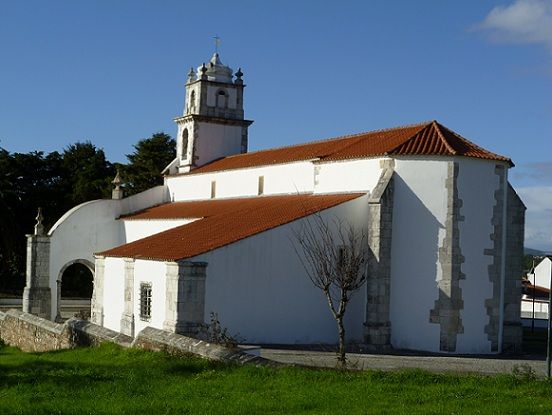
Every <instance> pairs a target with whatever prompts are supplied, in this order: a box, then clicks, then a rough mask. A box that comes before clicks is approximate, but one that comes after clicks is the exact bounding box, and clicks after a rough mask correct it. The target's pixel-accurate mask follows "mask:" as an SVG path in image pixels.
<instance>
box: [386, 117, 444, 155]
mask: <svg viewBox="0 0 552 415" xmlns="http://www.w3.org/2000/svg"><path fill="white" fill-rule="evenodd" d="M433 122H435V120H433V121H427V122H426V123H425V124H424V125H423V126H422V128H420V129H419V130H418V131H416V132H415V133H414V134H412V135H411V136H410V137H408V138H407V139H406V140H404V141H403V142H402V143H400V144H397V145H396V146H395V147H394V148H392V149H391V150H389V151H387V152H386V153H385V155H388V154H393V153H394V152H395V151H397V150H398V149H399V148H400V147H402V146H404V145H405V144H406V143H408V142H409V141H410V140H413V139H414V138H416V136H417V135H418V134H420V133H421V132H422V131H424V130H425V129H426V128H427V127H429V126H431V123H433ZM412 127H414V125H413V126H412Z"/></svg>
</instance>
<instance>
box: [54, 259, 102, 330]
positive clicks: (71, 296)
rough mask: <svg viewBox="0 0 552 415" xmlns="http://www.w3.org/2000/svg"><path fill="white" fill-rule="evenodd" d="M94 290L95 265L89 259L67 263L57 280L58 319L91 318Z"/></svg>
mask: <svg viewBox="0 0 552 415" xmlns="http://www.w3.org/2000/svg"><path fill="white" fill-rule="evenodd" d="M93 291H94V265H93V264H92V263H91V262H90V261H87V260H75V261H71V262H69V263H68V264H66V265H65V266H64V267H63V268H62V269H61V271H60V273H59V278H58V280H57V315H56V321H65V320H67V319H68V318H70V317H73V316H75V317H78V318H81V319H83V320H88V319H89V318H90V310H91V300H92V293H93Z"/></svg>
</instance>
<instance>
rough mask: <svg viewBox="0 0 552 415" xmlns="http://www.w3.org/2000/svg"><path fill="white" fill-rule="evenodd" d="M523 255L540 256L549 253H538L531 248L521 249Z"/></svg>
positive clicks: (548, 253)
mask: <svg viewBox="0 0 552 415" xmlns="http://www.w3.org/2000/svg"><path fill="white" fill-rule="evenodd" d="M523 254H524V255H533V256H542V255H550V252H545V251H539V250H538V249H532V248H527V247H525V248H523Z"/></svg>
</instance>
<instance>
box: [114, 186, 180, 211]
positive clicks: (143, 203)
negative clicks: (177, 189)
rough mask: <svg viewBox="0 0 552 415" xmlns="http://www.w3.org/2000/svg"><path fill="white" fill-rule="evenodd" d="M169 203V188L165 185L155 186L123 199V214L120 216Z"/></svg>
mask: <svg viewBox="0 0 552 415" xmlns="http://www.w3.org/2000/svg"><path fill="white" fill-rule="evenodd" d="M169 201H170V199H169V191H168V188H167V187H166V186H165V185H161V186H155V187H152V188H151V189H148V190H144V191H143V192H140V193H137V194H135V195H132V196H129V197H125V198H124V199H121V201H120V202H121V208H120V209H121V212H120V213H119V214H120V215H126V214H128V213H132V212H137V211H139V210H143V209H146V208H149V207H151V206H155V205H159V204H161V203H166V202H169Z"/></svg>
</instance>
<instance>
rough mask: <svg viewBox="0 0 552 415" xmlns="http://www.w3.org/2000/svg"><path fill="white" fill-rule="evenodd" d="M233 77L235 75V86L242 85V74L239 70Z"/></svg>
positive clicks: (239, 69)
mask: <svg viewBox="0 0 552 415" xmlns="http://www.w3.org/2000/svg"><path fill="white" fill-rule="evenodd" d="M234 75H236V80H235V81H234V83H235V84H243V79H242V76H243V72H242V70H241V68H238V70H237V71H236V73H235V74H234Z"/></svg>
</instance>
